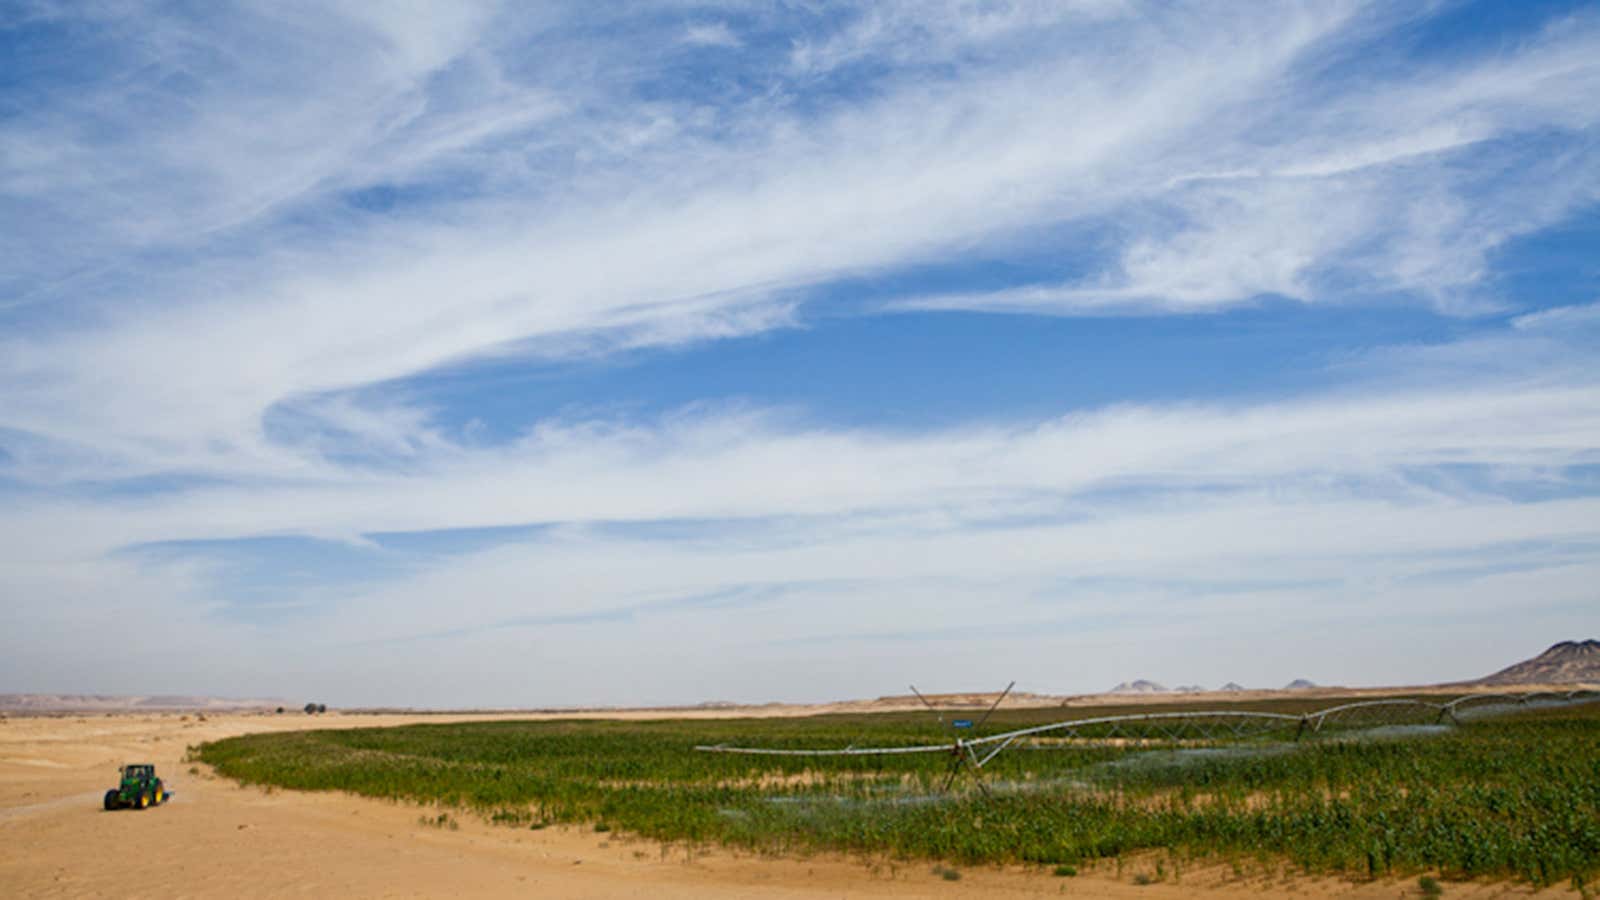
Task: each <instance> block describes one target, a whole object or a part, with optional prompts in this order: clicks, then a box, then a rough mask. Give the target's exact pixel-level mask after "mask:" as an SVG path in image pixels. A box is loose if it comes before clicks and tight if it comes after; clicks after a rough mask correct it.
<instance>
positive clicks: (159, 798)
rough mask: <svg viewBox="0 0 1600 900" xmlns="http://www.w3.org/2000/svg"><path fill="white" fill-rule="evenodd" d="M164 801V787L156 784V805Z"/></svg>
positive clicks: (165, 799)
mask: <svg viewBox="0 0 1600 900" xmlns="http://www.w3.org/2000/svg"><path fill="white" fill-rule="evenodd" d="M165 802H167V792H166V789H165V788H162V787H161V786H160V785H157V786H156V805H157V806H160V805H161V804H163V803H165Z"/></svg>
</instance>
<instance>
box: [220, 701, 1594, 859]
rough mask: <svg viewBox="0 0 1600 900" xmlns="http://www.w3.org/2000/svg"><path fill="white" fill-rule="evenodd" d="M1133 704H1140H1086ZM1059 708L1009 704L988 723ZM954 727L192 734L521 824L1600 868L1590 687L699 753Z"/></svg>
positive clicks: (1070, 855) (277, 782) (878, 850)
mask: <svg viewBox="0 0 1600 900" xmlns="http://www.w3.org/2000/svg"><path fill="white" fill-rule="evenodd" d="M1319 703H1320V705H1324V706H1325V705H1327V704H1328V701H1326V700H1323V701H1319ZM1208 708H1215V706H1214V705H1213V706H1210V707H1208ZM1234 708H1236V709H1242V708H1247V707H1246V706H1244V705H1239V706H1235V707H1234ZM1248 708H1253V709H1272V710H1274V711H1287V712H1299V711H1303V710H1304V709H1307V708H1309V704H1308V703H1307V702H1305V701H1298V702H1295V701H1277V702H1274V703H1270V704H1254V705H1252V706H1249V707H1248ZM1161 709H1162V710H1168V711H1170V710H1172V709H1174V707H1173V706H1170V705H1168V706H1163V707H1161ZM1130 711H1131V712H1137V711H1140V710H1139V709H1138V708H1136V707H1117V708H1099V709H1092V710H1086V709H1073V710H1071V711H1070V714H1071V715H1072V716H1073V717H1078V716H1085V715H1109V714H1113V713H1120V712H1130ZM1063 715H1064V711H1062V710H1055V709H1051V710H1021V711H1009V710H1008V711H1005V712H1002V713H999V714H997V715H996V716H995V718H994V719H992V720H991V721H990V722H989V723H988V727H987V728H986V729H985V731H986V732H988V733H993V732H995V731H999V730H1004V729H1007V728H1015V727H1019V726H1022V725H1027V724H1035V723H1043V722H1049V721H1056V720H1059V719H1061V718H1062V717H1063ZM941 734H942V733H941V732H940V731H939V729H938V727H937V725H936V724H934V723H932V722H931V721H930V717H929V716H927V715H925V714H882V715H851V716H845V715H836V716H816V717H810V718H800V719H731V720H720V721H686V720H663V721H645V722H640V721H629V722H621V721H545V722H511V721H501V722H490V723H477V724H447V725H412V726H406V727H400V728H385V729H349V730H324V731H306V732H291V733H281V734H260V735H250V736H245V737H236V738H229V739H227V740H222V741H217V742H214V743H210V744H206V745H203V746H202V747H200V748H199V749H198V750H197V754H196V755H197V756H198V758H199V759H201V760H202V761H204V762H206V763H209V764H211V765H212V766H214V767H215V768H216V770H217V771H218V772H220V773H221V774H222V775H225V776H228V777H231V778H235V779H238V780H239V781H241V782H245V783H248V784H260V785H272V786H276V787H282V788H291V789H300V790H338V791H348V792H352V793H355V794H360V795H364V796H370V797H381V798H389V799H393V800H396V801H402V802H417V803H427V804H433V803H437V804H443V805H445V806H447V807H454V808H459V809H460V810H462V811H465V812H471V813H476V814H479V815H481V816H483V817H485V818H487V819H491V820H493V821H496V822H501V823H504V824H506V825H508V826H519V827H528V826H530V825H533V826H537V825H539V824H541V823H590V824H593V825H596V826H600V825H604V826H605V827H607V828H614V829H618V830H622V831H626V832H630V833H633V834H637V835H642V836H645V837H650V838H656V839H660V840H665V841H691V842H721V843H725V844H730V845H735V846H741V847H748V848H754V849H758V850H762V851H770V852H778V853H788V852H805V851H809V850H837V851H847V852H859V853H865V854H871V855H878V856H890V857H897V858H924V859H937V860H944V861H948V862H955V863H988V862H1012V863H1033V864H1040V865H1047V866H1058V865H1060V866H1064V865H1073V864H1077V863H1080V862H1085V861H1091V860H1095V859H1101V858H1107V857H1115V856H1118V855H1121V854H1126V853H1130V852H1134V851H1139V850H1144V849H1150V848H1163V849H1166V850H1168V851H1170V852H1172V853H1174V854H1177V855H1180V856H1181V857H1183V858H1192V859H1206V860H1221V859H1228V858H1232V859H1235V860H1238V859H1241V858H1243V859H1263V860H1283V859H1287V860H1291V861H1293V862H1294V863H1295V864H1298V865H1299V866H1302V867H1304V868H1305V869H1307V870H1308V871H1315V872H1337V873H1343V874H1345V875H1347V876H1350V877H1357V878H1365V877H1372V876H1382V875H1391V874H1392V875H1402V874H1408V873H1415V872H1419V871H1424V870H1430V871H1437V872H1440V873H1442V874H1444V875H1445V876H1446V877H1456V878H1459V877H1473V876H1493V877H1514V878H1520V879H1524V880H1526V881H1528V882H1532V883H1534V884H1540V885H1544V884H1553V883H1557V882H1562V881H1572V882H1573V883H1577V884H1582V883H1583V882H1584V880H1585V879H1589V878H1592V877H1593V876H1594V875H1595V874H1596V873H1597V872H1600V704H1594V703H1591V704H1586V705H1583V706H1575V707H1569V708H1563V709H1546V710H1541V711H1533V712H1524V713H1520V714H1516V715H1508V716H1502V717H1497V718H1492V719H1484V720H1475V721H1468V722H1466V723H1465V724H1462V725H1460V726H1457V727H1442V726H1429V725H1419V726H1416V727H1414V728H1409V729H1408V728H1400V729H1378V730H1376V731H1364V730H1361V729H1348V730H1345V731H1341V732H1336V733H1334V734H1324V735H1319V736H1317V737H1315V738H1308V739H1306V740H1303V741H1299V742H1295V741H1293V740H1291V739H1290V738H1289V737H1285V736H1283V735H1279V736H1275V737H1257V738H1254V739H1249V740H1243V741H1236V742H1232V743H1229V744H1226V745H1206V746H1202V745H1197V744H1194V743H1187V742H1183V743H1179V744H1176V745H1172V744H1169V745H1166V746H1152V745H1147V744H1143V743H1140V742H1131V743H1129V742H1123V743H1120V744H1110V743H1094V742H1086V743H1074V742H1065V743H1062V744H1059V745H1056V746H1054V747H1052V748H1050V749H1027V748H1020V747H1018V748H1013V749H1010V750H1007V751H1006V752H1005V753H1002V754H1001V755H1000V756H999V757H997V758H996V759H995V761H994V762H992V763H990V764H989V766H988V767H987V768H986V769H985V770H984V780H985V782H986V783H987V784H988V785H989V786H990V788H991V791H992V796H985V795H984V794H983V793H981V792H979V791H978V790H976V789H975V788H974V786H973V782H972V781H971V779H970V778H965V777H964V778H963V779H961V780H958V781H957V782H956V789H955V790H954V791H953V792H952V793H950V794H948V795H945V794H940V793H939V792H938V787H939V784H940V783H941V782H942V780H943V778H944V775H945V773H946V771H947V768H948V764H949V759H948V758H947V757H945V756H943V755H901V756H895V755H886V756H859V757H829V758H806V757H760V756H736V755H723V754H706V753H696V752H694V751H693V747H694V746H695V745H696V744H723V743H726V744H732V745H759V746H765V747H791V748H809V747H845V746H848V745H852V744H853V745H855V746H892V745H907V744H921V743H930V742H934V741H937V740H939V739H940V737H941Z"/></svg>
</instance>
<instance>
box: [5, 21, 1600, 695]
mask: <svg viewBox="0 0 1600 900" xmlns="http://www.w3.org/2000/svg"><path fill="white" fill-rule="evenodd" d="M591 6H592V5H588V4H570V5H568V4H561V3H552V4H541V5H538V6H537V7H536V8H532V9H530V8H528V7H527V5H525V4H497V3H491V2H484V3H476V2H462V3H452V4H439V5H434V6H429V5H426V4H425V5H420V6H419V5H416V4H406V5H394V6H389V5H386V4H379V3H366V2H363V3H331V4H330V3H317V4H297V3H274V4H230V5H217V4H189V5H186V4H142V3H138V2H119V3H60V4H58V3H51V2H11V3H4V4H0V221H3V223H4V228H0V260H3V261H4V265H0V609H3V611H4V615H5V623H6V626H7V627H5V628H4V629H0V687H3V688H4V689H8V690H19V691H96V692H127V693H138V692H185V693H188V692H196V693H213V694H226V695H271V696H284V697H290V698H293V697H300V696H315V697H317V698H319V699H323V700H324V701H325V702H329V703H338V704H409V705H432V706H463V705H507V704H537V705H550V704H568V703H570V704H588V703H615V704H634V703H668V702H695V701H699V700H707V699H735V700H751V701H764V700H771V699H781V700H816V699H827V698H833V697H843V696H862V695H874V694H881V693H893V692H898V691H900V690H901V688H902V686H903V685H904V684H905V683H906V682H908V681H914V682H915V683H917V684H918V685H919V686H923V687H927V688H929V689H934V690H941V689H972V688H974V687H977V686H983V685H989V684H996V685H998V684H1004V683H1005V682H1006V681H1009V680H1011V679H1012V678H1015V679H1017V680H1019V682H1020V684H1021V687H1022V688H1024V689H1027V690H1035V691H1042V692H1043V691H1047V692H1073V691H1087V690H1095V689H1099V688H1103V687H1105V686H1108V685H1109V684H1112V683H1115V682H1117V681H1121V680H1124V679H1130V678H1136V677H1148V678H1154V679H1157V680H1164V681H1167V682H1170V683H1185V684H1187V683H1196V682H1198V683H1202V684H1213V685H1215V684H1221V683H1223V682H1226V681H1239V682H1242V683H1246V684H1258V685H1269V686H1270V685H1275V684H1281V683H1283V682H1286V681H1288V680H1290V679H1291V678H1296V677H1309V678H1312V679H1314V680H1317V681H1323V682H1336V683H1350V684H1373V683H1386V682H1388V683H1392V682H1423V681H1438V680H1445V679H1454V678H1464V677H1471V676H1474V675H1477V674H1482V673H1485V672H1487V671H1489V670H1492V669H1494V668H1497V667H1499V666H1501V665H1504V664H1506V663H1508V662H1510V661H1513V660H1514V659H1517V658H1520V657H1522V656H1526V655H1530V654H1531V653H1534V652H1537V651H1538V650H1540V649H1542V648H1543V647H1544V646H1546V645H1548V644H1550V643H1553V642H1554V641H1556V640H1561V639H1567V638H1581V637H1586V636H1592V635H1593V634H1594V633H1595V631H1596V630H1597V626H1600V596H1597V595H1596V593H1595V590H1594V587H1593V586H1594V585H1595V584H1597V583H1600V367H1597V366H1596V364H1595V362H1594V359H1595V356H1596V350H1597V349H1600V101H1597V100H1596V98H1597V97H1600V15H1597V13H1596V11H1595V10H1594V9H1593V8H1592V5H1590V4H1584V3H1578V2H1570V3H1562V2H1549V3H1526V2H1519V3H1510V2H1501V3H1492V2H1433V3H1426V4H1416V5H1407V6H1404V7H1403V8H1402V7H1396V6H1395V5H1393V4H1373V3H1359V2H1332V3H1330V2H1319V3H1272V4H1252V5H1250V6H1249V7H1248V8H1245V7H1237V8H1235V7H1231V6H1228V5H1225V4H1224V5H1215V4H1213V5H1205V4H1188V3H1143V2H1137V0H1083V2H1073V3H1043V4H1029V3H1005V2H926V3H895V2H889V3H874V4H869V5H851V4H833V3H817V4H781V5H779V4H750V3H738V2H729V3H706V4H695V3H677V2H673V3H660V4H651V3H644V4H630V5H628V6H627V7H626V8H623V7H617V8H612V9H605V10H600V11H597V10H595V9H594V8H591ZM130 611H139V613H140V615H142V616H144V617H146V618H148V619H149V620H150V621H151V622H154V623H159V628H160V632H161V634H162V635H163V637H162V638H161V639H160V640H159V641H151V642H128V641H126V640H123V639H122V638H121V634H122V633H123V632H122V630H121V629H119V628H113V627H108V624H109V623H110V622H112V621H113V620H117V619H120V618H124V617H125V616H126V615H127V614H128V613H129V612H130Z"/></svg>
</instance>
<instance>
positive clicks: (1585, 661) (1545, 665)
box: [1474, 639, 1600, 685]
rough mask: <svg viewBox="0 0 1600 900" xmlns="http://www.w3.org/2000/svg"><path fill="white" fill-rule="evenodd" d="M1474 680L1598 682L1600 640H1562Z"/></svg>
mask: <svg viewBox="0 0 1600 900" xmlns="http://www.w3.org/2000/svg"><path fill="white" fill-rule="evenodd" d="M1474 683H1476V684H1494V685H1514V684H1580V683H1591V684H1600V641H1597V640H1594V639H1590V640H1587V641H1562V642H1561V643H1559V644H1554V645H1552V646H1551V647H1550V649H1548V650H1546V651H1544V652H1543V653H1541V654H1539V655H1538V656H1535V657H1534V658H1532V659H1525V660H1523V661H1522V662H1519V663H1517V664H1516V665H1513V666H1507V667H1505V668H1504V669H1501V670H1500V671H1498V672H1496V673H1494V674H1493V675H1490V676H1488V677H1486V678H1480V679H1478V680H1477V681H1476V682H1474Z"/></svg>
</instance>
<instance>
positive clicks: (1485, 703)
mask: <svg viewBox="0 0 1600 900" xmlns="http://www.w3.org/2000/svg"><path fill="white" fill-rule="evenodd" d="M1012 684H1013V686H1014V685H1015V682H1013V683H1012ZM911 690H912V693H915V694H916V695H917V698H918V699H920V700H922V702H923V703H924V704H925V705H927V706H928V708H929V709H930V710H932V711H933V713H934V715H936V716H938V717H939V723H940V724H941V725H944V726H946V727H949V724H948V723H946V722H945V720H944V716H943V715H942V714H941V713H940V712H939V710H937V709H935V708H934V706H933V705H932V704H931V703H928V701H927V699H926V698H924V697H923V696H922V694H921V693H919V692H917V689H916V688H915V687H913V688H912V689H911ZM1010 691H1011V687H1007V688H1006V690H1005V692H1003V693H1001V695H1000V698H999V699H997V700H996V701H995V702H994V705H993V706H990V707H989V709H988V711H987V712H985V713H984V715H983V718H982V719H980V720H979V721H978V722H977V723H976V726H973V725H972V724H971V723H968V722H966V721H965V720H959V721H960V722H961V723H962V725H963V727H970V728H973V730H976V728H981V727H983V723H984V722H986V721H987V720H988V718H989V716H990V715H991V714H993V713H994V711H995V709H997V708H998V707H999V705H1000V701H1001V700H1004V699H1005V697H1006V694H1009V693H1010ZM1596 701H1600V691H1591V690H1574V691H1567V692H1555V691H1544V692H1535V693H1526V694H1468V695H1466V696H1463V697H1457V698H1455V699H1453V700H1448V701H1445V702H1442V703H1439V702H1434V701H1431V700H1422V699H1415V698H1385V699H1376V700H1357V701H1355V702H1352V703H1341V704H1339V705H1337V706H1331V707H1328V708H1327V709H1321V710H1316V711H1314V712H1307V713H1300V714H1292V713H1278V712H1256V711H1249V710H1204V711H1202V710H1196V711H1178V712H1152V713H1130V714H1125V715H1116V716H1095V717H1092V718H1085V719H1069V720H1066V721H1062V722H1052V723H1050V724H1047V725H1035V726H1032V727H1029V728H1018V729H1014V730H1011V731H1004V732H1001V733H999V734H991V735H985V736H982V737H971V738H963V737H960V736H959V734H957V735H956V736H954V737H953V738H952V741H951V742H950V743H942V744H916V745H910V746H899V747H844V748H840V749H781V748H770V747H730V746H728V745H726V744H717V745H714V746H698V747H695V748H694V749H695V750H698V751H700V752H702V753H738V754H746V755H751V756H810V757H826V756H887V755H898V754H911V753H946V754H950V756H951V763H950V771H949V773H948V776H947V777H946V779H945V782H944V789H945V790H949V788H950V786H951V784H952V783H953V782H954V780H955V777H956V775H957V774H959V773H960V771H961V770H963V769H966V770H968V771H970V772H972V773H973V774H974V775H976V774H978V773H980V772H981V771H982V769H983V767H984V766H986V765H988V764H989V763H990V762H991V761H993V760H994V758H995V757H997V756H999V755H1000V754H1001V753H1002V752H1003V751H1005V750H1007V749H1010V748H1015V749H1030V750H1049V749H1059V748H1063V747H1070V746H1084V745H1092V744H1108V743H1113V744H1126V745H1140V746H1142V745H1160V744H1177V745H1195V746H1201V745H1208V744H1218V743H1225V742H1229V741H1238V740H1245V739H1249V738H1258V737H1267V736H1271V735H1275V734H1280V735H1283V736H1284V737H1291V736H1292V737H1293V739H1294V740H1297V741H1298V740H1300V739H1302V738H1305V737H1308V736H1316V735H1321V734H1324V733H1338V732H1342V731H1349V730H1366V729H1373V728H1383V727H1387V726H1405V725H1447V726H1448V725H1456V724H1460V723H1461V722H1463V721H1467V720H1471V719H1479V718H1488V717H1491V716H1495V715H1504V714H1507V713H1512V712H1517V711H1519V710H1526V709H1539V708H1556V707H1564V706H1572V705H1577V704H1581V703H1592V702H1596ZM977 783H978V786H979V787H980V788H982V789H983V790H984V792H985V793H988V788H987V787H985V786H984V784H983V782H982V781H981V780H980V781H978V782H977Z"/></svg>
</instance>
